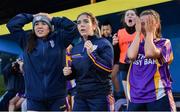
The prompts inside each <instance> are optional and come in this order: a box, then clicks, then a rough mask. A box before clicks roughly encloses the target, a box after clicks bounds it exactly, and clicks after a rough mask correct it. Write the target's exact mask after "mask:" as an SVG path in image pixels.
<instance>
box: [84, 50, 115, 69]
mask: <svg viewBox="0 0 180 112" xmlns="http://www.w3.org/2000/svg"><path fill="white" fill-rule="evenodd" d="M87 54H88V56H89V57H90V58H91V60H92V61H93V63H94V64H95V65H96V66H98V67H99V68H101V69H103V70H105V71H107V72H112V69H111V70H108V69H107V68H104V67H103V66H101V65H99V64H98V63H96V61H95V60H94V58H93V57H92V56H91V55H90V54H89V53H87Z"/></svg>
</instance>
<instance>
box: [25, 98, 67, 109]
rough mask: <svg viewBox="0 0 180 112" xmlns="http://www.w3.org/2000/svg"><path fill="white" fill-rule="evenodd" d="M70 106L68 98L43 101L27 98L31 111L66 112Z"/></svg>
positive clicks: (28, 107)
mask: <svg viewBox="0 0 180 112" xmlns="http://www.w3.org/2000/svg"><path fill="white" fill-rule="evenodd" d="M68 106H69V105H68V102H67V101H66V98H57V99H53V100H41V101H38V100H33V99H29V98H27V110H30V111H65V110H67V109H68V108H69V107H68Z"/></svg>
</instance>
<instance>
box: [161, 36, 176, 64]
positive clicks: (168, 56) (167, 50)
mask: <svg viewBox="0 0 180 112" xmlns="http://www.w3.org/2000/svg"><path fill="white" fill-rule="evenodd" d="M158 48H159V49H160V51H161V55H162V60H163V62H164V63H169V64H170V63H171V62H172V60H173V52H172V46H171V42H170V40H169V39H166V40H165V41H164V42H163V44H161V46H159V47H158Z"/></svg>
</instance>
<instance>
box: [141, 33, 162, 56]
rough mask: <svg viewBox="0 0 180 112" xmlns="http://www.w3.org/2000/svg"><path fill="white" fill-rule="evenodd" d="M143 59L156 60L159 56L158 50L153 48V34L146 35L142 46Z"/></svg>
mask: <svg viewBox="0 0 180 112" xmlns="http://www.w3.org/2000/svg"><path fill="white" fill-rule="evenodd" d="M144 51H145V57H147V58H158V57H159V56H160V50H159V49H158V48H157V47H156V46H155V44H154V42H153V33H147V36H146V39H145V45H144Z"/></svg>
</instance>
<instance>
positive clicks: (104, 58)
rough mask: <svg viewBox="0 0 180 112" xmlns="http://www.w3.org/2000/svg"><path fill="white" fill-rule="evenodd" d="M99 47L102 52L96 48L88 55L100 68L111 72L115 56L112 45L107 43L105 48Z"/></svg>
mask: <svg viewBox="0 0 180 112" xmlns="http://www.w3.org/2000/svg"><path fill="white" fill-rule="evenodd" d="M98 49H99V50H98V51H99V52H100V53H97V50H94V51H93V52H92V53H90V54H88V56H89V57H90V59H91V60H92V61H93V63H94V64H95V66H96V67H97V68H100V69H101V70H103V71H105V72H108V73H111V72H112V66H113V57H114V56H113V55H114V53H113V48H112V46H109V45H105V46H104V47H103V48H98Z"/></svg>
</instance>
